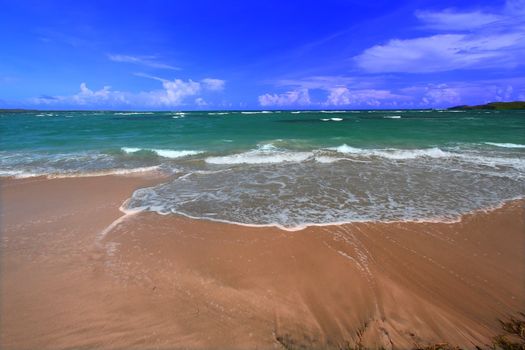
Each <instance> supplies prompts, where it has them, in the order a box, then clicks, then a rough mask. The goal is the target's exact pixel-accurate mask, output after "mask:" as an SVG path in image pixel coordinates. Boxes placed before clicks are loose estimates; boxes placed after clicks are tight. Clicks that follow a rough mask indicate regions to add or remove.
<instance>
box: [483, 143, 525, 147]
mask: <svg viewBox="0 0 525 350" xmlns="http://www.w3.org/2000/svg"><path fill="white" fill-rule="evenodd" d="M485 144H486V145H491V146H496V147H503V148H525V145H521V144H519V143H509V142H504V143H498V142H485Z"/></svg>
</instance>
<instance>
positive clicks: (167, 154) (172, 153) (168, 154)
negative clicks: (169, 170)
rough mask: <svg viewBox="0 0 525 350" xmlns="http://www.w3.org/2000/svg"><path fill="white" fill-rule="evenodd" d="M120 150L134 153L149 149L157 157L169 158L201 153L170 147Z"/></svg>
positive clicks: (125, 148) (123, 148)
mask: <svg viewBox="0 0 525 350" xmlns="http://www.w3.org/2000/svg"><path fill="white" fill-rule="evenodd" d="M121 150H122V151H123V152H125V153H136V152H139V151H149V152H153V153H155V154H157V155H158V156H159V157H164V158H171V159H175V158H182V157H187V156H193V155H196V154H200V153H203V152H202V151H191V150H171V149H154V148H136V147H122V148H121Z"/></svg>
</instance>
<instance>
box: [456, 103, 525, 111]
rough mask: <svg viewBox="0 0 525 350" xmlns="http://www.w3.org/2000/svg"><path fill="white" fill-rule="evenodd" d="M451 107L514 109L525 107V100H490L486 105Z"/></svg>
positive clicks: (458, 107)
mask: <svg viewBox="0 0 525 350" xmlns="http://www.w3.org/2000/svg"><path fill="white" fill-rule="evenodd" d="M449 109H463V110H472V109H496V110H512V109H525V101H514V102H490V103H486V104H484V105H476V106H467V105H461V106H455V107H451V108H449Z"/></svg>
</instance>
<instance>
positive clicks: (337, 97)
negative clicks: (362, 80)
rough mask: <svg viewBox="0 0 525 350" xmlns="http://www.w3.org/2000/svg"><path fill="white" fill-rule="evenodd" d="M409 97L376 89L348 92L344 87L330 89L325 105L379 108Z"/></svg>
mask: <svg viewBox="0 0 525 350" xmlns="http://www.w3.org/2000/svg"><path fill="white" fill-rule="evenodd" d="M407 99H409V97H407V96H403V95H399V94H394V93H392V92H391V91H389V90H378V89H360V90H350V89H348V88H346V87H343V86H339V87H334V88H332V89H330V93H329V94H328V98H327V99H326V102H325V104H326V105H330V106H345V105H366V106H380V105H382V104H385V103H386V104H391V103H392V102H394V101H403V100H407Z"/></svg>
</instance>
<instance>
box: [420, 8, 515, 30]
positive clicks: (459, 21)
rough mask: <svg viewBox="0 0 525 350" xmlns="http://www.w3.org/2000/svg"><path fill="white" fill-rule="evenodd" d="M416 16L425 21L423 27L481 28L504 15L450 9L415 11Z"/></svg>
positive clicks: (446, 28) (443, 28)
mask: <svg viewBox="0 0 525 350" xmlns="http://www.w3.org/2000/svg"><path fill="white" fill-rule="evenodd" d="M416 17H417V18H418V19H419V20H420V21H422V22H423V23H425V27H427V28H430V29H437V30H469V29H476V28H481V27H484V26H486V25H489V24H492V23H494V22H497V21H501V20H502V19H504V18H505V17H504V16H502V15H497V14H493V13H484V12H481V11H472V12H457V11H454V10H452V9H446V10H443V11H438V12H436V11H416Z"/></svg>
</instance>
